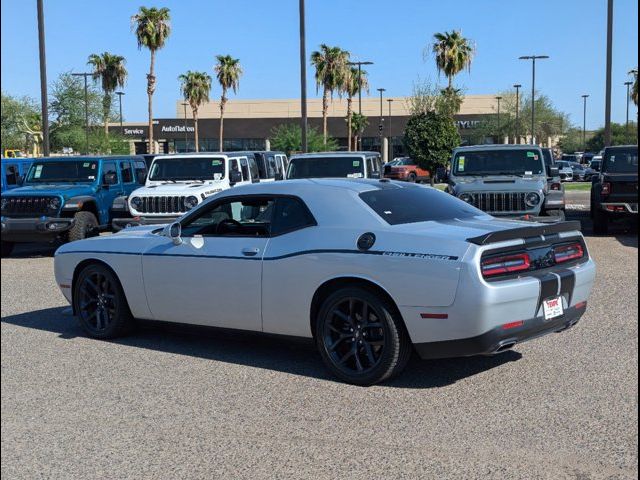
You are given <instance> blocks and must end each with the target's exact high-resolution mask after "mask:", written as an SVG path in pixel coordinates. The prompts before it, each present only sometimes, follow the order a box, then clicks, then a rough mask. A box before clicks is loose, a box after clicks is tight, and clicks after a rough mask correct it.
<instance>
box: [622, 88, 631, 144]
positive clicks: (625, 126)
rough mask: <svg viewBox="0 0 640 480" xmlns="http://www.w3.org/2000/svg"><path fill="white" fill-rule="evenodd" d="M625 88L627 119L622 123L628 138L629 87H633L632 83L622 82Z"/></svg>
mask: <svg viewBox="0 0 640 480" xmlns="http://www.w3.org/2000/svg"><path fill="white" fill-rule="evenodd" d="M624 84H625V85H626V86H627V118H626V120H625V122H624V132H625V135H626V136H627V137H629V87H631V85H633V82H624Z"/></svg>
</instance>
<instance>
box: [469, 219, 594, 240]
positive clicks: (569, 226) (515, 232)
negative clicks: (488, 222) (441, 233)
mask: <svg viewBox="0 0 640 480" xmlns="http://www.w3.org/2000/svg"><path fill="white" fill-rule="evenodd" d="M581 229H582V224H581V223H580V222H579V221H571V222H558V223H552V224H548V225H536V226H531V227H520V228H513V229H510V230H499V231H497V232H490V233H485V234H484V235H480V236H479V237H471V238H467V242H469V243H473V244H475V245H488V244H490V243H498V242H504V241H506V240H514V239H517V238H522V239H524V240H525V241H527V239H537V238H539V237H541V236H543V235H544V236H548V235H557V234H559V233H563V232H574V231H576V230H577V231H580V230H581Z"/></svg>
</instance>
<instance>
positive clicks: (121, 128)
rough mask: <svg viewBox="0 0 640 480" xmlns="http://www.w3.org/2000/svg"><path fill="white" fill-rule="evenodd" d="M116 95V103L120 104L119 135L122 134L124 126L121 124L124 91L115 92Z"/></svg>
mask: <svg viewBox="0 0 640 480" xmlns="http://www.w3.org/2000/svg"><path fill="white" fill-rule="evenodd" d="M116 95H118V103H119V104H120V135H123V136H124V127H123V125H122V96H123V95H124V92H116Z"/></svg>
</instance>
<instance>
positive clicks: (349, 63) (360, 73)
mask: <svg viewBox="0 0 640 480" xmlns="http://www.w3.org/2000/svg"><path fill="white" fill-rule="evenodd" d="M347 65H352V66H356V65H357V66H358V82H361V81H362V65H373V62H369V61H364V62H347ZM358 114H359V115H362V88H358Z"/></svg>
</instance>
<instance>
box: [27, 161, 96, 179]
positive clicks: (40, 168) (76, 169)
mask: <svg viewBox="0 0 640 480" xmlns="http://www.w3.org/2000/svg"><path fill="white" fill-rule="evenodd" d="M97 174H98V162H85V161H78V162H69V161H65V162H35V163H34V164H33V165H31V168H30V169H29V173H28V174H27V180H26V183H76V182H82V183H92V182H95V180H96V175H97Z"/></svg>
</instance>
